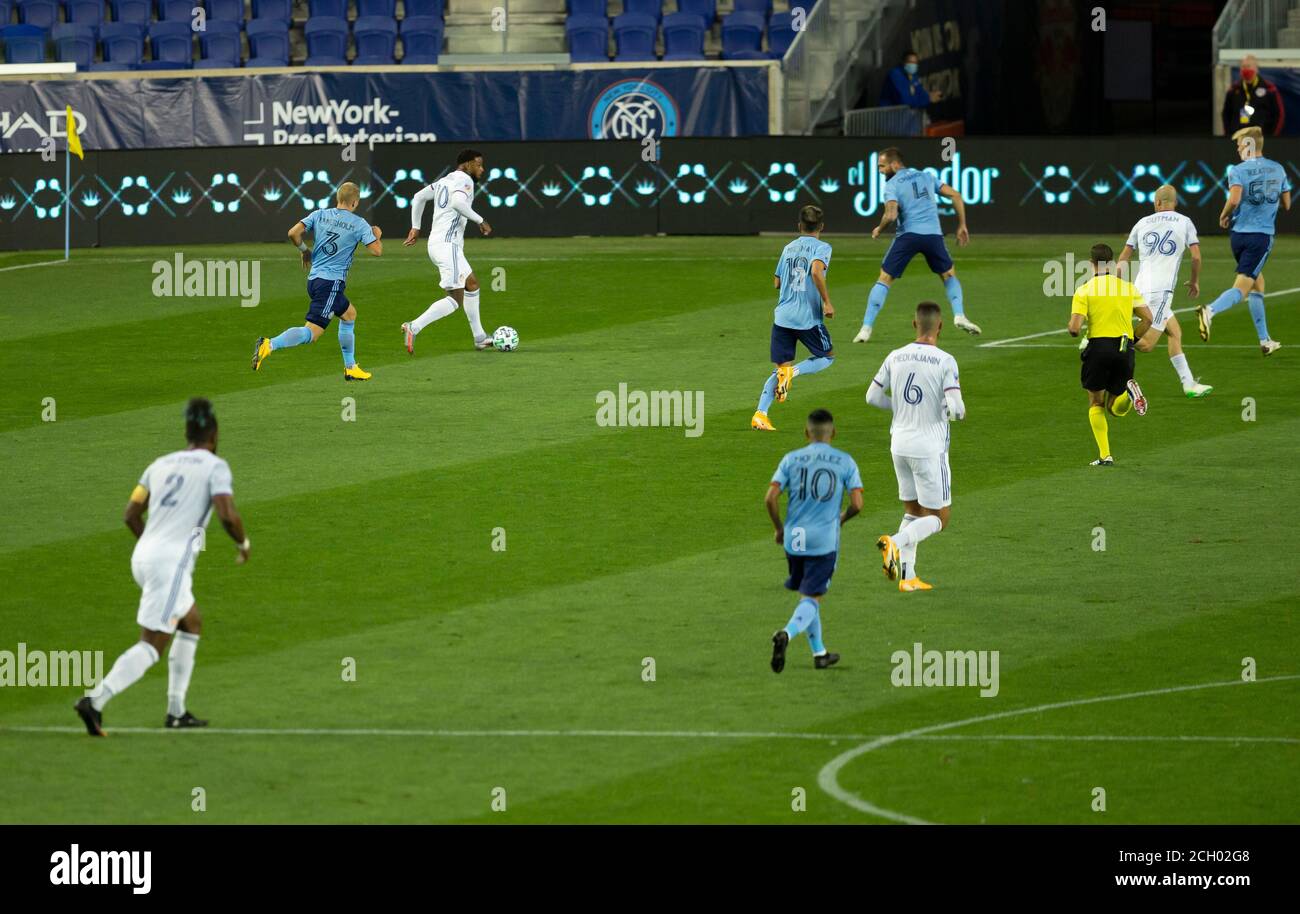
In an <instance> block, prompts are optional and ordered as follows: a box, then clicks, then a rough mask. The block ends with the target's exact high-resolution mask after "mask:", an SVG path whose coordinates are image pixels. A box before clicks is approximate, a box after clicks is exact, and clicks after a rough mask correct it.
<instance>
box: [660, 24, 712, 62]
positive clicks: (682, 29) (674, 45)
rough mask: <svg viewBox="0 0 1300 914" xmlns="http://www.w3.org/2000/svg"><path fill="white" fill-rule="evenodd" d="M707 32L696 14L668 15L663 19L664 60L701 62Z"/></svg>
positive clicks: (706, 28) (706, 27)
mask: <svg viewBox="0 0 1300 914" xmlns="http://www.w3.org/2000/svg"><path fill="white" fill-rule="evenodd" d="M707 30H708V26H706V25H705V24H704V20H703V19H702V18H700V16H699V15H697V14H696V13H669V14H668V15H667V16H665V17H664V60H703V59H704V33H705V32H706V31H707Z"/></svg>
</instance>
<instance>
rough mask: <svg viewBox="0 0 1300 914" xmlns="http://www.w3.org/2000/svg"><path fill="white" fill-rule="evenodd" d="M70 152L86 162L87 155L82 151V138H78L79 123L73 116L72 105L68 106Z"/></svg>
mask: <svg viewBox="0 0 1300 914" xmlns="http://www.w3.org/2000/svg"><path fill="white" fill-rule="evenodd" d="M68 152H70V153H72V154H73V155H75V156H76V157H77V158H79V159H81V160H82V161H83V162H84V161H85V160H86V154H85V152H83V151H82V149H81V137H79V136H77V122H76V120H75V119H74V118H73V116H72V106H71V105H68Z"/></svg>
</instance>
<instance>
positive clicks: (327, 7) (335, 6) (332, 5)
mask: <svg viewBox="0 0 1300 914" xmlns="http://www.w3.org/2000/svg"><path fill="white" fill-rule="evenodd" d="M307 16H308V18H307V21H308V22H311V20H313V19H320V18H322V17H326V18H330V19H342V20H343V21H344V22H347V19H348V0H307ZM304 34H306V33H305V32H304Z"/></svg>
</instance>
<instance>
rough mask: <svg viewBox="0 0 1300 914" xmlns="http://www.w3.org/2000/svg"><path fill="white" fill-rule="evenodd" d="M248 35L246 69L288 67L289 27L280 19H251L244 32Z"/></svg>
mask: <svg viewBox="0 0 1300 914" xmlns="http://www.w3.org/2000/svg"><path fill="white" fill-rule="evenodd" d="M244 31H245V32H246V33H247V35H248V50H249V55H248V63H246V64H244V66H246V67H287V66H289V26H288V24H287V23H285V22H284V21H282V20H280V19H253V20H251V21H250V22H249V23H248V27H247V28H246V29H245V30H244Z"/></svg>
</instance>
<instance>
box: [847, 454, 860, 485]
mask: <svg viewBox="0 0 1300 914" xmlns="http://www.w3.org/2000/svg"><path fill="white" fill-rule="evenodd" d="M861 488H862V474H861V473H859V472H858V465H857V463H855V462H854V460H853V458H852V457H850V458H849V465H848V467H846V468H845V473H844V491H846V492H852V491H853V490H854V489H861Z"/></svg>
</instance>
